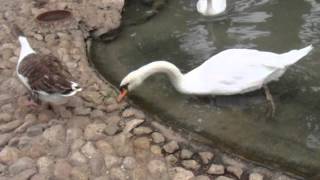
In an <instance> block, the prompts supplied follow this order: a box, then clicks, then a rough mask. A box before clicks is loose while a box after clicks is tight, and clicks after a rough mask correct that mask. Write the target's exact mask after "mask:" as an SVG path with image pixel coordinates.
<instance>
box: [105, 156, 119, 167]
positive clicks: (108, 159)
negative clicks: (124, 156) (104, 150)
mask: <svg viewBox="0 0 320 180" xmlns="http://www.w3.org/2000/svg"><path fill="white" fill-rule="evenodd" d="M104 162H105V165H106V168H107V169H111V168H112V167H114V166H118V165H120V164H121V159H120V158H119V157H117V156H113V155H105V156H104Z"/></svg>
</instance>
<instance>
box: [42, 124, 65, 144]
mask: <svg viewBox="0 0 320 180" xmlns="http://www.w3.org/2000/svg"><path fill="white" fill-rule="evenodd" d="M43 137H44V138H46V139H47V140H48V141H49V143H50V144H52V145H56V144H59V143H61V142H64V141H65V139H66V130H65V128H64V127H63V126H62V125H55V126H52V127H50V128H48V129H46V130H45V131H44V133H43Z"/></svg>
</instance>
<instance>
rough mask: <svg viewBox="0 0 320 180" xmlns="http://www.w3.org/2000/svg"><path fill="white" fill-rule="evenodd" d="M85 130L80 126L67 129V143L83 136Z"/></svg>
mask: <svg viewBox="0 0 320 180" xmlns="http://www.w3.org/2000/svg"><path fill="white" fill-rule="evenodd" d="M82 136H83V132H82V130H81V129H80V128H70V129H67V143H73V142H74V141H75V140H77V139H80V138H82Z"/></svg>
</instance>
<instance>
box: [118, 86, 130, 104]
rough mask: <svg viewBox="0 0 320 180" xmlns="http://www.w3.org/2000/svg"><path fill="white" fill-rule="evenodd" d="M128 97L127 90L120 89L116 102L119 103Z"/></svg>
mask: <svg viewBox="0 0 320 180" xmlns="http://www.w3.org/2000/svg"><path fill="white" fill-rule="evenodd" d="M127 95H128V90H127V89H126V88H121V89H120V94H119V96H118V98H117V102H118V103H119V102H121V101H122V100H123V99H124V98H125V97H126V96H127Z"/></svg>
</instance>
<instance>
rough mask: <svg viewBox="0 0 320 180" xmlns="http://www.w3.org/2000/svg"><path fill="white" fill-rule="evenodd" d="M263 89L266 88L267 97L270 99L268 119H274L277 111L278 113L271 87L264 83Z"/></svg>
mask: <svg viewBox="0 0 320 180" xmlns="http://www.w3.org/2000/svg"><path fill="white" fill-rule="evenodd" d="M263 89H264V92H265V94H266V99H267V101H268V104H269V105H268V106H267V112H266V114H267V118H268V119H272V118H274V116H275V113H276V106H275V103H274V100H273V97H272V95H271V92H270V89H269V87H268V86H267V85H264V86H263Z"/></svg>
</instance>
